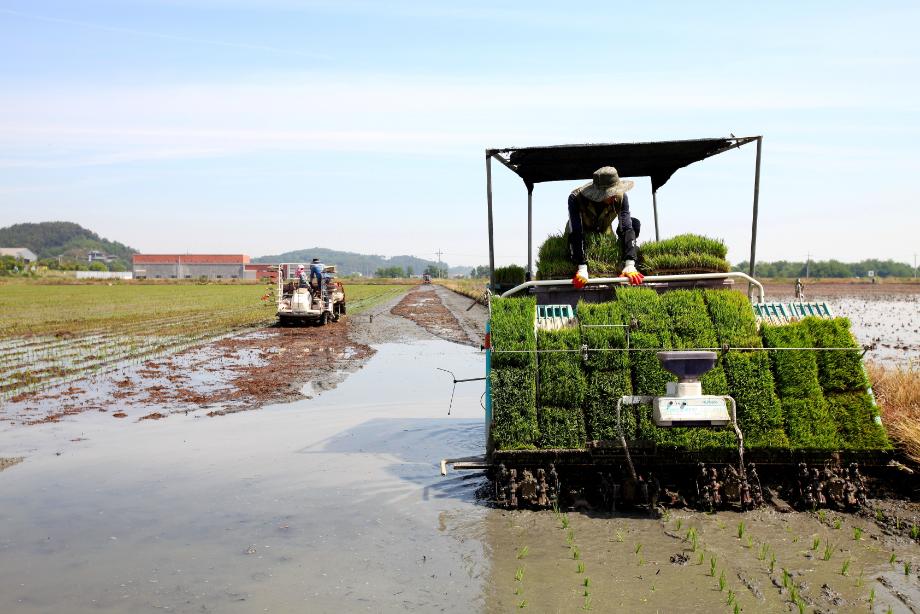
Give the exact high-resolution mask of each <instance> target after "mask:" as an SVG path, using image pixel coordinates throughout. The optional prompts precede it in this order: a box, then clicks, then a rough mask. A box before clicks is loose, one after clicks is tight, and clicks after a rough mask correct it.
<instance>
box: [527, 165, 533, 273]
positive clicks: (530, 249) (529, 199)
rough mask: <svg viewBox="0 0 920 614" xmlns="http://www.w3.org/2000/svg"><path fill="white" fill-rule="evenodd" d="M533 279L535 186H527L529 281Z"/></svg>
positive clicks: (529, 184) (530, 184)
mask: <svg viewBox="0 0 920 614" xmlns="http://www.w3.org/2000/svg"><path fill="white" fill-rule="evenodd" d="M531 279H533V184H532V183H528V184H527V281H530V280H531Z"/></svg>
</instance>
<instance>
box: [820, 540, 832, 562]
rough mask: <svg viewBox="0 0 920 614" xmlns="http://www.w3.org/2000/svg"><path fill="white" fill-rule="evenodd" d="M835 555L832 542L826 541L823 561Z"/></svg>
mask: <svg viewBox="0 0 920 614" xmlns="http://www.w3.org/2000/svg"><path fill="white" fill-rule="evenodd" d="M832 556H834V549H833V548H832V547H831V544H830V542H825V544H824V554H822V555H821V560H822V561H829V560H831V557H832Z"/></svg>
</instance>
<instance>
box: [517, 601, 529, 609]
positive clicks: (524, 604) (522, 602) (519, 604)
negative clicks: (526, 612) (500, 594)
mask: <svg viewBox="0 0 920 614" xmlns="http://www.w3.org/2000/svg"><path fill="white" fill-rule="evenodd" d="M526 607H527V600H526V599H521V601H520V603H518V609H519V610H523V609H524V608H526Z"/></svg>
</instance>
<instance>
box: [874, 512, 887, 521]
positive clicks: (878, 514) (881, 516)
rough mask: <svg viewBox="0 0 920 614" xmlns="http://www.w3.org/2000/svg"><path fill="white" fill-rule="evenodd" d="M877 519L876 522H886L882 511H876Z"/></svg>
mask: <svg viewBox="0 0 920 614" xmlns="http://www.w3.org/2000/svg"><path fill="white" fill-rule="evenodd" d="M875 519H876V520H879V521H881V520H885V514H883V513H882V510H875Z"/></svg>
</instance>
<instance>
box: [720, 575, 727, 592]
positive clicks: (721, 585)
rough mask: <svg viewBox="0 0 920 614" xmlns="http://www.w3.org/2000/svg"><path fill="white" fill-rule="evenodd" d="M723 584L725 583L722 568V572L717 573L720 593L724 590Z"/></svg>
mask: <svg viewBox="0 0 920 614" xmlns="http://www.w3.org/2000/svg"><path fill="white" fill-rule="evenodd" d="M725 584H726V580H725V571H724V570H723V571H722V573H720V574H719V592H720V593H721V592H722V591H724V590H725Z"/></svg>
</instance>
